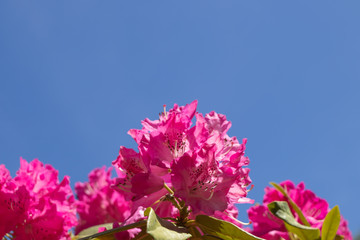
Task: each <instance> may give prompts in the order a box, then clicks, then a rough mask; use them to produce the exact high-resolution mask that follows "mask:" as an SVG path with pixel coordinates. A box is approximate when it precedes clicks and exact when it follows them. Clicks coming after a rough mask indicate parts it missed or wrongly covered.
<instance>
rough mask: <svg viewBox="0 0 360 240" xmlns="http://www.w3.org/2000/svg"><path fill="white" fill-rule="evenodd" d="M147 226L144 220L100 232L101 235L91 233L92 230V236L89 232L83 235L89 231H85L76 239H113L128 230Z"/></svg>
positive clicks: (96, 227)
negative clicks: (116, 234)
mask: <svg viewBox="0 0 360 240" xmlns="http://www.w3.org/2000/svg"><path fill="white" fill-rule="evenodd" d="M103 225H104V224H102V225H97V226H94V227H91V229H93V228H95V229H98V228H99V227H103ZM145 225H146V221H145V220H142V221H139V222H135V223H132V224H129V225H126V226H122V227H118V228H113V229H110V230H106V231H104V232H100V233H95V234H92V233H90V232H91V230H89V234H90V235H87V234H88V232H85V233H83V232H84V231H87V229H85V230H84V231H82V232H80V234H81V235H80V234H79V235H77V236H75V238H74V239H77V240H89V239H94V240H95V239H102V240H105V239H112V238H111V236H113V235H114V233H118V232H122V231H126V230H129V229H132V228H138V227H142V226H145ZM111 227H112V224H111ZM86 235H87V236H86ZM107 236H108V237H110V238H106V237H107Z"/></svg>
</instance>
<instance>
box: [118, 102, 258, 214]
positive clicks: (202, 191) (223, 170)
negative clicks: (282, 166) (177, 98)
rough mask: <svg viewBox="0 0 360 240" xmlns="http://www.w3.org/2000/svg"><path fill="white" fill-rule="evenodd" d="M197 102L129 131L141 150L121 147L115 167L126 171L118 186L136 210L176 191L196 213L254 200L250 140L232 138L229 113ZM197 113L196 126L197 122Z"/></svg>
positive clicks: (176, 194)
mask: <svg viewBox="0 0 360 240" xmlns="http://www.w3.org/2000/svg"><path fill="white" fill-rule="evenodd" d="M196 107H197V101H193V102H192V103H190V104H188V105H186V106H182V107H179V106H178V105H177V104H175V105H174V108H172V109H170V110H169V111H166V110H165V109H164V113H162V114H160V117H159V120H154V121H152V120H149V119H145V120H144V121H142V125H143V127H142V129H139V130H138V129H132V130H130V131H129V134H130V135H131V136H132V137H133V138H134V140H135V141H136V143H137V144H138V152H136V151H134V150H132V149H127V148H125V147H121V148H120V152H119V156H118V158H117V159H116V160H115V161H113V165H114V166H116V167H117V168H118V169H119V170H121V171H122V173H121V176H120V177H119V178H118V179H117V182H116V185H117V188H118V189H119V191H123V192H124V194H125V195H127V198H128V199H131V200H133V201H134V206H135V207H134V209H136V208H137V207H139V206H143V207H148V206H151V205H152V204H153V203H154V202H155V201H157V200H159V199H163V198H164V196H165V195H166V194H167V193H168V192H167V191H166V190H165V189H164V188H163V186H164V184H166V185H167V186H168V187H170V188H171V189H173V191H174V195H175V197H177V198H178V199H180V200H181V201H185V203H186V204H187V205H189V206H190V207H191V210H192V213H206V214H210V215H213V214H214V213H215V212H216V211H225V210H226V209H227V207H228V205H232V204H235V203H244V202H252V200H250V199H247V198H246V195H247V192H248V189H247V187H248V186H249V185H250V183H251V180H250V178H249V169H247V168H243V167H244V166H247V165H248V164H249V159H248V158H247V157H245V156H244V151H245V144H246V139H244V140H243V142H242V143H239V142H238V140H237V139H236V138H235V137H229V136H228V135H227V131H228V130H229V128H230V127H231V123H230V122H229V121H227V119H226V117H225V115H222V114H218V113H215V112H211V113H209V114H206V115H205V117H203V115H202V114H199V113H196ZM194 116H196V121H195V125H194V126H191V125H192V121H193V117H194Z"/></svg>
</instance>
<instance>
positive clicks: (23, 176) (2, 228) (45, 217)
mask: <svg viewBox="0 0 360 240" xmlns="http://www.w3.org/2000/svg"><path fill="white" fill-rule="evenodd" d="M0 202H1V203H2V204H1V205H0V214H1V215H2V216H6V217H3V218H0V234H1V235H2V236H3V235H4V234H6V233H11V234H12V235H13V236H15V237H16V239H69V238H70V235H69V230H70V228H72V227H73V226H74V225H75V224H76V212H75V205H74V196H73V194H72V191H71V188H70V185H69V177H68V176H65V177H64V179H63V180H62V181H61V182H59V180H58V172H57V171H56V170H55V169H54V168H53V167H52V166H50V165H45V166H44V165H43V164H42V163H41V162H40V161H39V160H37V159H35V160H34V161H32V162H30V163H28V162H27V161H25V160H24V159H20V169H19V171H18V172H17V175H16V177H14V178H13V179H12V178H11V177H10V176H9V174H8V171H7V170H6V169H5V168H4V166H1V167H0Z"/></svg>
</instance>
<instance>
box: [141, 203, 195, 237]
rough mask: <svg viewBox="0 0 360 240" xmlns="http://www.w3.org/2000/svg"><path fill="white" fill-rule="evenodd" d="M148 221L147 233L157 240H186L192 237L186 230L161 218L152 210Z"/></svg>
mask: <svg viewBox="0 0 360 240" xmlns="http://www.w3.org/2000/svg"><path fill="white" fill-rule="evenodd" d="M148 214H149V217H148V219H147V230H146V231H147V233H148V234H150V235H151V236H152V237H153V238H154V239H155V240H168V239H173V240H186V239H188V238H190V237H192V236H191V234H189V233H188V231H187V229H186V228H183V227H178V226H175V225H174V224H173V223H171V222H169V221H166V220H164V219H161V218H159V217H158V216H157V215H156V214H155V211H154V210H153V209H152V208H151V209H150V211H149V213H148Z"/></svg>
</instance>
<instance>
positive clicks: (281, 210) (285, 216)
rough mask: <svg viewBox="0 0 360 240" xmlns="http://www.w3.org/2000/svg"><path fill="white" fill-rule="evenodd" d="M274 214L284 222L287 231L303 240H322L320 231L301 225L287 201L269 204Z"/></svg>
mask: <svg viewBox="0 0 360 240" xmlns="http://www.w3.org/2000/svg"><path fill="white" fill-rule="evenodd" d="M268 208H269V210H270V212H272V214H274V215H275V216H277V217H278V218H280V219H281V220H283V222H284V224H285V227H286V229H287V230H288V231H289V232H292V233H294V234H296V235H297V236H298V237H299V238H300V239H302V240H315V239H319V238H320V230H319V229H317V228H312V227H309V226H305V225H301V224H300V223H298V222H297V221H296V219H295V218H294V216H293V215H292V213H291V211H290V208H289V205H288V203H287V202H285V201H274V202H272V203H269V204H268Z"/></svg>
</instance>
